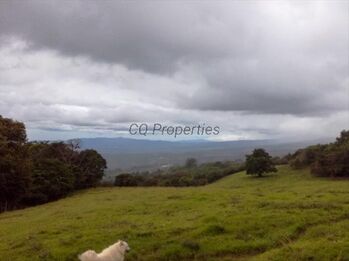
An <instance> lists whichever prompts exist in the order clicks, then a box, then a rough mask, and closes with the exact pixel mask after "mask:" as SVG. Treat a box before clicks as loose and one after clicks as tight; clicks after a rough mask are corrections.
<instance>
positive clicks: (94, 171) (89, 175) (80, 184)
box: [75, 149, 107, 189]
mask: <svg viewBox="0 0 349 261" xmlns="http://www.w3.org/2000/svg"><path fill="white" fill-rule="evenodd" d="M76 165H77V167H76V171H75V173H76V180H75V187H76V188H77V189H81V188H89V187H94V186H96V185H97V184H98V183H99V181H100V180H101V179H102V178H103V175H104V170H105V169H106V168H107V162H106V160H105V159H104V158H103V157H102V156H101V155H100V154H99V153H98V152H97V151H95V150H92V149H89V150H83V151H81V152H80V153H79V155H78V156H77V159H76Z"/></svg>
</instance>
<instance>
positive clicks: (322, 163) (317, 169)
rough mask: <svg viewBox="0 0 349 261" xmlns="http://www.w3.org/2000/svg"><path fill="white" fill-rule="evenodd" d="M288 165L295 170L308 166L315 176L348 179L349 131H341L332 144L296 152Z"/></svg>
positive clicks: (310, 147)
mask: <svg viewBox="0 0 349 261" xmlns="http://www.w3.org/2000/svg"><path fill="white" fill-rule="evenodd" d="M290 165H291V166H292V167H293V168H296V169H297V168H298V169H299V168H303V167H307V166H310V169H311V173H312V174H313V175H315V176H322V177H349V131H345V130H343V131H342V132H341V134H340V136H339V137H338V138H337V139H336V141H335V142H334V143H330V144H325V145H315V146H309V147H307V148H305V149H300V150H298V151H296V153H294V154H293V155H292V157H291V160H290Z"/></svg>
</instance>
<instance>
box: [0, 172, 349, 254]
mask: <svg viewBox="0 0 349 261" xmlns="http://www.w3.org/2000/svg"><path fill="white" fill-rule="evenodd" d="M118 239H125V240H127V241H128V243H129V244H130V246H131V248H132V250H131V252H130V253H129V254H128V255H127V258H126V260H127V261H129V260H139V261H141V260H152V261H154V260H176V261H179V260H282V261H284V260H295V261H296V260H349V180H329V179H321V178H314V177H311V176H310V175H309V173H308V171H306V170H304V171H293V170H291V169H290V168H289V167H287V166H284V167H280V168H279V172H278V173H277V174H275V175H272V176H270V177H265V178H254V177H250V176H247V175H245V173H238V174H234V175H232V176H229V177H226V178H224V179H222V180H220V181H218V182H216V183H214V184H211V185H208V186H204V187H196V188H159V187H156V188H98V189H91V190H87V191H84V192H80V193H78V194H76V195H74V196H72V197H69V198H66V199H63V200H60V201H57V202H53V203H50V204H46V205H42V206H38V207H34V208H28V209H25V210H19V211H14V212H9V213H3V214H1V215H0V260H1V261H5V260H6V261H17V260H18V261H26V260H28V261H29V260H30V261H36V260H50V261H51V260H52V261H53V260H77V254H78V253H81V252H82V251H84V250H86V249H89V248H92V249H96V250H98V251H99V250H101V249H103V248H104V247H106V246H108V245H109V244H111V243H113V242H114V241H117V240H118Z"/></svg>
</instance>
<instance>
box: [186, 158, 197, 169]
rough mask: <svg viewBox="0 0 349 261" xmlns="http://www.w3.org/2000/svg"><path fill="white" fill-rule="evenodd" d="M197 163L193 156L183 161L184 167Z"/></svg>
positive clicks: (191, 166) (194, 165)
mask: <svg viewBox="0 0 349 261" xmlns="http://www.w3.org/2000/svg"><path fill="white" fill-rule="evenodd" d="M197 165H198V164H197V160H196V159H195V158H188V159H187V160H186V161H185V167H186V168H194V167H196V166H197Z"/></svg>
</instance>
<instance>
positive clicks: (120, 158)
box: [80, 138, 327, 172]
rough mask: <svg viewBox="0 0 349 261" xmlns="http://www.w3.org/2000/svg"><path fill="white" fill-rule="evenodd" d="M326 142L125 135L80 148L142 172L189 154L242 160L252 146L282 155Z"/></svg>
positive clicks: (114, 167)
mask: <svg viewBox="0 0 349 261" xmlns="http://www.w3.org/2000/svg"><path fill="white" fill-rule="evenodd" d="M322 142H327V140H326V141H325V140H323V141H322V140H319V141H303V142H292V143H290V142H288V143H287V142H285V141H279V140H239V141H220V142H217V141H207V140H189V141H159V140H156V141H154V140H142V139H128V138H82V139H80V145H81V148H82V149H95V150H97V151H98V152H100V153H101V154H102V155H103V156H104V157H105V158H106V160H107V163H108V169H109V171H114V172H122V171H143V170H153V169H157V168H162V167H164V166H171V165H177V164H183V163H184V162H185V160H186V159H187V158H189V157H194V158H196V159H197V160H198V161H199V162H209V161H218V160H220V161H224V160H244V157H245V155H246V154H247V153H250V152H251V151H252V150H253V149H254V148H260V147H262V148H265V149H266V150H267V151H268V152H269V153H271V154H272V155H274V156H276V155H278V156H282V155H285V154H287V153H289V152H294V151H295V150H297V149H299V148H302V147H305V146H307V145H310V144H317V143H322Z"/></svg>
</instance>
